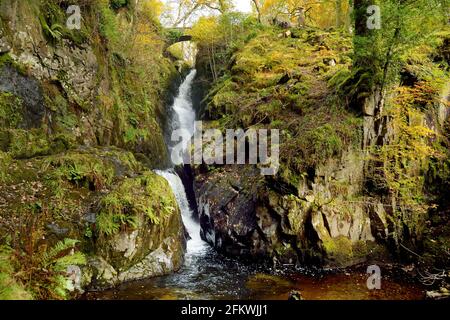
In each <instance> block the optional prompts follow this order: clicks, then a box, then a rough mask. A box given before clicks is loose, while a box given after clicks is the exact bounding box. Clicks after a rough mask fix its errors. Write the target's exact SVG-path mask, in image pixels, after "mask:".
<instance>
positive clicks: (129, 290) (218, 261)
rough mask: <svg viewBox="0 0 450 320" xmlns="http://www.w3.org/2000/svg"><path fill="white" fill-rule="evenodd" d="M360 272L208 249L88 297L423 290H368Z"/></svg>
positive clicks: (406, 290) (385, 286) (349, 295)
mask: <svg viewBox="0 0 450 320" xmlns="http://www.w3.org/2000/svg"><path fill="white" fill-rule="evenodd" d="M367 277H368V275H366V274H362V273H329V274H325V273H320V274H317V273H311V272H306V271H302V272H295V273H290V274H277V272H273V270H268V269H267V268H264V267H263V266H259V267H258V266H246V265H243V264H241V263H239V262H236V261H233V260H230V259H228V258H225V257H222V256H219V255H218V254H216V253H215V252H213V250H212V249H207V252H203V253H199V254H198V255H193V256H190V257H188V258H187V261H186V264H185V267H184V268H183V269H182V270H180V272H178V273H175V274H172V275H169V276H164V277H159V278H154V279H149V280H145V281H139V282H131V283H127V284H124V285H121V286H120V287H118V288H115V289H112V290H108V291H104V292H96V293H88V294H86V296H85V298H86V299H90V300H96V299H100V300H117V299H118V300H187V299H200V300H238V299H239V300H287V299H288V297H289V293H290V292H291V291H292V290H298V291H300V292H301V294H302V296H303V298H304V299H305V300H420V299H423V298H424V294H423V290H422V289H421V288H420V287H418V286H415V285H412V284H410V283H402V282H401V281H396V280H393V279H389V278H386V279H385V278H383V279H382V287H381V290H369V289H368V288H367V285H366V282H367Z"/></svg>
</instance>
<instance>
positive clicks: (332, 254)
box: [323, 236, 353, 266]
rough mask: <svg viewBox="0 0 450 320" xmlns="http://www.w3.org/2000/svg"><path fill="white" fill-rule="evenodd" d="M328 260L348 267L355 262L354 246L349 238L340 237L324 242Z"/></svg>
mask: <svg viewBox="0 0 450 320" xmlns="http://www.w3.org/2000/svg"><path fill="white" fill-rule="evenodd" d="M323 249H324V251H325V253H326V257H327V260H330V261H332V262H333V263H334V264H336V265H338V266H347V265H349V264H351V262H352V261H353V245H352V242H351V240H350V239H349V238H347V237H344V236H340V237H337V238H330V239H327V240H325V241H323Z"/></svg>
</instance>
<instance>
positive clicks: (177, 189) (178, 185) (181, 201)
mask: <svg viewBox="0 0 450 320" xmlns="http://www.w3.org/2000/svg"><path fill="white" fill-rule="evenodd" d="M156 173H157V174H158V175H160V176H161V177H163V178H165V179H166V180H167V182H168V183H169V185H170V187H171V188H172V190H173V193H174V194H175V198H176V199H177V203H178V206H179V207H180V210H181V214H182V217H183V223H184V226H185V227H186V230H187V232H188V233H189V236H190V237H191V239H190V240H189V241H188V243H187V254H188V255H190V254H198V253H201V252H202V251H204V250H205V248H206V247H207V245H206V243H205V242H204V241H203V240H202V239H201V238H200V225H199V224H198V222H196V221H195V220H194V219H193V218H192V211H191V209H190V207H189V202H188V200H187V197H186V192H185V191H184V186H183V182H181V179H180V177H179V176H178V175H177V174H176V173H175V171H173V170H167V171H156Z"/></svg>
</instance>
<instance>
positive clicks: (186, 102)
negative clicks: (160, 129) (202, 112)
mask: <svg viewBox="0 0 450 320" xmlns="http://www.w3.org/2000/svg"><path fill="white" fill-rule="evenodd" d="M196 74H197V70H195V69H193V70H192V71H191V72H190V73H189V74H188V76H187V77H186V79H185V80H184V81H183V83H182V84H181V86H180V89H179V92H178V96H177V97H176V98H175V100H174V103H173V105H172V110H173V115H172V125H171V129H172V132H174V131H175V130H178V134H180V135H181V136H182V142H181V146H182V150H178V151H181V153H179V154H178V152H174V148H173V146H172V145H171V146H170V148H169V152H170V155H171V158H172V161H173V163H175V164H181V163H183V154H184V152H185V151H186V150H187V148H188V146H189V143H190V141H191V138H192V137H193V135H194V132H195V111H194V108H193V107H192V98H191V93H192V82H193V81H194V78H195V76H196ZM178 134H177V135H176V137H174V138H175V139H177V138H178ZM175 142H176V141H175ZM175 151H177V150H175Z"/></svg>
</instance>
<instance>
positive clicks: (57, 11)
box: [0, 0, 185, 288]
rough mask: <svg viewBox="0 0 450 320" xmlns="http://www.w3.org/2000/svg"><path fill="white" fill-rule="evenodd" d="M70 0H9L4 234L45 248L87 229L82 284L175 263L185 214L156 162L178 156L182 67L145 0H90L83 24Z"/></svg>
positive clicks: (0, 25)
mask: <svg viewBox="0 0 450 320" xmlns="http://www.w3.org/2000/svg"><path fill="white" fill-rule="evenodd" d="M70 4H71V3H69V1H51V0H42V1H41V0H39V1H38V0H36V1H18V0H2V1H0V18H1V19H0V159H1V160H2V161H1V164H0V171H1V172H0V182H1V183H0V190H1V196H0V204H1V205H0V206H1V208H0V230H1V234H2V236H1V237H0V241H1V245H5V244H6V245H8V246H11V247H12V248H13V250H15V251H14V252H15V253H17V254H18V255H19V256H20V255H21V254H22V253H21V250H25V248H31V249H30V250H35V251H36V252H35V254H36V255H38V254H43V252H41V250H44V249H43V248H47V247H48V248H50V247H51V246H53V245H54V244H56V243H57V242H58V241H60V240H63V239H66V238H71V239H76V240H79V241H80V243H79V245H78V247H77V249H79V250H81V251H82V252H83V253H85V255H86V256H87V257H88V264H87V265H86V266H85V267H83V268H82V272H76V273H75V276H74V277H75V278H74V280H75V282H76V283H78V285H80V286H82V287H94V288H102V287H105V286H106V287H108V286H112V285H115V284H118V283H120V282H123V281H129V280H134V279H142V278H146V277H151V276H156V275H162V274H167V273H170V272H173V271H175V270H177V269H178V268H179V267H180V266H181V264H182V262H183V253H184V247H185V237H184V229H183V226H182V221H181V215H180V211H179V209H178V206H177V204H176V201H175V198H174V196H173V195H172V192H171V190H170V187H169V185H168V184H167V182H166V181H165V180H164V179H163V178H160V177H158V176H156V175H155V174H154V173H153V172H152V171H151V170H152V169H156V168H163V167H165V164H166V163H167V161H168V155H167V148H166V146H165V143H164V134H163V132H164V127H165V121H166V115H165V110H164V108H165V106H166V100H167V95H168V92H169V91H170V85H171V83H173V82H174V81H175V80H177V79H178V77H179V76H180V75H179V73H178V72H177V71H176V69H175V67H174V66H173V65H172V61H170V60H169V59H167V58H165V57H164V56H163V48H164V47H165V44H164V39H163V38H162V36H161V32H160V29H159V28H160V27H159V26H158V23H156V22H155V20H152V17H150V16H149V15H148V14H144V12H143V9H142V8H141V3H140V2H137V1H136V2H134V1H133V2H132V3H131V2H130V3H129V4H128V5H126V6H124V7H122V8H119V9H117V10H115V9H113V8H112V7H111V6H110V3H109V1H106V0H98V1H82V2H81V3H80V13H81V26H80V29H73V30H70V29H69V28H68V27H67V26H66V21H67V19H68V16H69V15H68V14H66V9H67V8H68V6H69V5H70ZM34 216H37V217H38V219H37V220H36V221H35V222H34V223H33V224H30V219H34V218H33V217H34ZM16 219H18V220H16ZM33 221H34V220H33ZM35 233H36V236H37V234H40V235H42V238H41V239H34V238H33V237H34V236H33V237H31V238H30V239H28V238H27V237H26V234H33V235H34V234H35ZM27 250H28V249H27ZM28 254H30V253H28ZM17 267H19V268H20V263H19V264H18V266H17ZM19 280H20V279H19ZM36 281H38V280H36ZM19 282H20V281H19ZM0 285H1V284H0Z"/></svg>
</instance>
